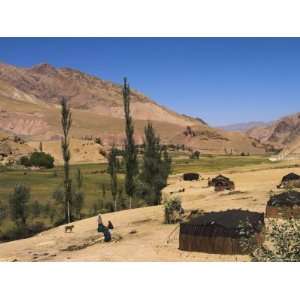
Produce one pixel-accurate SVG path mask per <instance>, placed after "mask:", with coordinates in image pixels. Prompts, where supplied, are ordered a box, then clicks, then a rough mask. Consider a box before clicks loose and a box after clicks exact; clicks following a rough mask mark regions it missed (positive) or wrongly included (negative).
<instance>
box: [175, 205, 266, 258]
mask: <svg viewBox="0 0 300 300" xmlns="http://www.w3.org/2000/svg"><path fill="white" fill-rule="evenodd" d="M241 224H244V226H247V227H248V230H247V232H248V234H247V236H246V235H245V233H244V232H243V231H242V230H241ZM245 224H247V225H245ZM263 229H264V214H263V213H257V212H250V211H244V210H238V209H235V210H227V211H221V212H210V213H205V214H202V215H199V216H197V217H195V218H192V219H191V220H190V221H189V222H185V223H181V224H180V234H179V249H180V250H185V251H200V252H207V253H216V254H245V253H247V252H249V251H250V249H245V248H244V247H243V246H242V245H241V241H242V239H243V238H246V239H248V238H251V239H252V240H253V243H254V244H258V245H260V244H262V242H263V240H264V235H263Z"/></svg>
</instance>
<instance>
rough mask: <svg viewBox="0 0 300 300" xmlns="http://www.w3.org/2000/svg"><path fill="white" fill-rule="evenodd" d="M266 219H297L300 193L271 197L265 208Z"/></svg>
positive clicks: (284, 193) (298, 216)
mask: <svg viewBox="0 0 300 300" xmlns="http://www.w3.org/2000/svg"><path fill="white" fill-rule="evenodd" d="M266 217H268V218H283V219H289V218H297V219H299V218H300V193H299V192H297V191H288V192H283V193H281V194H278V195H273V196H271V197H270V200H269V201H268V202H267V206H266Z"/></svg>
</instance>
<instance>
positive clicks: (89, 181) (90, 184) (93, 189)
mask: <svg viewBox="0 0 300 300" xmlns="http://www.w3.org/2000/svg"><path fill="white" fill-rule="evenodd" d="M77 168H80V170H81V172H82V174H83V177H84V180H83V191H84V193H85V207H84V212H85V213H87V210H88V209H90V208H91V207H92V206H93V204H94V203H95V202H96V201H97V200H98V199H99V198H102V186H103V185H105V187H106V198H107V199H111V196H110V191H109V190H110V177H109V175H108V174H107V173H102V172H101V171H104V170H106V164H84V165H80V166H76V165H74V166H71V176H72V177H73V178H75V171H76V169H77ZM118 177H119V181H120V184H122V182H123V177H124V175H122V174H119V176H118ZM62 182H63V168H62V167H55V168H54V169H50V170H38V171H31V170H7V171H4V172H0V199H1V200H6V199H7V198H8V195H9V193H11V192H12V190H13V188H14V186H15V184H16V183H23V184H26V185H28V186H30V188H31V200H32V201H38V202H45V201H54V200H53V199H52V194H53V191H54V190H56V189H57V188H59V187H60V186H62Z"/></svg>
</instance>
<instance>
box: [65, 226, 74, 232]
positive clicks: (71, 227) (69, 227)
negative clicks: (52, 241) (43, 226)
mask: <svg viewBox="0 0 300 300" xmlns="http://www.w3.org/2000/svg"><path fill="white" fill-rule="evenodd" d="M73 228H74V225H66V226H65V232H72V231H73Z"/></svg>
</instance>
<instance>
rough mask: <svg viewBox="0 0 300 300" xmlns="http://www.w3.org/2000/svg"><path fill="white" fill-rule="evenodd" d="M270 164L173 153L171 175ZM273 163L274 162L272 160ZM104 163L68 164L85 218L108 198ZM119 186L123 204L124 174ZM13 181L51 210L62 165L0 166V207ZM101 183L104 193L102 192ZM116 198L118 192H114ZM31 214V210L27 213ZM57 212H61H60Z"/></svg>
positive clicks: (8, 227) (42, 218)
mask: <svg viewBox="0 0 300 300" xmlns="http://www.w3.org/2000/svg"><path fill="white" fill-rule="evenodd" d="M262 164H264V165H267V166H268V165H271V164H273V165H274V163H272V162H270V161H269V160H268V159H267V157H265V156H243V157H242V156H208V155H207V156H201V158H200V159H199V160H192V159H189V158H184V157H183V156H182V155H181V156H176V155H173V163H172V174H178V173H184V172H198V173H200V174H201V173H205V172H221V171H223V170H228V169H232V168H233V169H234V168H236V170H240V169H241V168H243V167H247V168H248V166H249V167H251V166H257V165H262ZM275 164H276V163H275ZM106 167H107V166H106V164H83V165H73V166H71V176H72V178H75V172H76V169H77V168H80V170H81V172H82V174H83V177H84V180H83V188H82V190H83V192H84V194H85V201H84V206H83V209H82V216H83V217H89V216H92V215H94V214H96V213H97V212H98V211H99V209H100V208H101V207H102V208H105V205H104V204H105V203H109V202H111V201H112V196H111V192H110V177H109V175H108V174H107V173H106V172H105V170H106ZM118 179H119V188H122V189H123V193H122V195H121V199H124V200H123V202H124V203H125V205H126V201H127V197H126V195H125V192H124V187H123V183H124V174H118ZM17 183H22V184H26V185H27V186H29V187H30V189H31V199H30V202H31V204H32V203H33V202H34V201H37V202H39V203H40V204H41V205H42V206H43V207H45V206H48V207H52V208H53V209H55V207H56V202H55V200H54V199H53V197H52V195H53V192H54V191H55V190H57V189H58V188H59V187H62V183H63V168H62V167H55V168H54V169H50V170H26V169H0V209H1V203H2V205H3V204H5V203H7V200H8V198H9V194H10V193H11V192H12V191H13V189H14V186H15V185H16V184H17ZM103 186H105V194H104V193H103ZM118 197H120V194H119V195H118ZM140 205H143V203H141V202H139V201H138V200H134V202H133V207H138V206H140ZM31 214H32V213H31ZM60 214H61V212H60ZM55 218H56V219H57V211H55V217H54V218H51V217H50V216H49V213H46V212H44V213H41V214H40V215H39V217H32V215H31V217H30V218H29V222H28V223H30V224H35V223H37V222H42V223H43V224H44V225H45V226H53V225H54V223H55ZM0 223H1V226H0V240H1V234H4V233H6V232H10V231H11V232H12V234H11V236H12V239H13V237H14V234H15V233H14V231H13V230H15V227H14V226H13V224H12V222H11V221H10V220H9V218H8V217H6V218H4V219H3V220H2V221H1V220H0Z"/></svg>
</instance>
